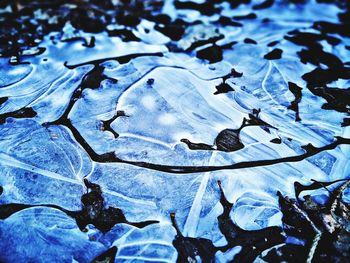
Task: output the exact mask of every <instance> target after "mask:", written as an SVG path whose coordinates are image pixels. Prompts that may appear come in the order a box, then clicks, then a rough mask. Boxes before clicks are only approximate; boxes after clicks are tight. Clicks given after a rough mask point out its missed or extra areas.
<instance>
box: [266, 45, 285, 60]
mask: <svg viewBox="0 0 350 263" xmlns="http://www.w3.org/2000/svg"><path fill="white" fill-rule="evenodd" d="M281 57H282V49H280V48H275V49H274V50H272V51H271V52H269V53H267V54H266V55H264V59H267V60H275V59H280V58H281Z"/></svg>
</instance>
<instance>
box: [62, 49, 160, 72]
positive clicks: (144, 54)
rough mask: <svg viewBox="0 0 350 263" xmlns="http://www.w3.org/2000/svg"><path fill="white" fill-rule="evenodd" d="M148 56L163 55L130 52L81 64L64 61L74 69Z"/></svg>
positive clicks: (158, 54) (68, 66) (158, 55)
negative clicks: (69, 63)
mask: <svg viewBox="0 0 350 263" xmlns="http://www.w3.org/2000/svg"><path fill="white" fill-rule="evenodd" d="M147 56H153V57H163V56H164V55H163V53H162V52H157V53H137V54H130V55H125V56H118V57H110V58H101V59H96V60H91V61H87V62H83V63H80V64H75V65H68V62H67V61H66V62H64V66H65V67H66V68H68V69H74V68H77V67H80V66H85V65H90V64H94V65H96V64H100V63H103V62H106V61H108V60H116V61H118V62H119V63H120V64H125V63H128V62H129V61H130V60H131V59H133V58H138V57H147Z"/></svg>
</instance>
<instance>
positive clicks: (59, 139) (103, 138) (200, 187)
mask: <svg viewBox="0 0 350 263" xmlns="http://www.w3.org/2000/svg"><path fill="white" fill-rule="evenodd" d="M166 2H167V3H166V4H165V5H164V8H163V12H164V13H167V14H168V15H169V16H170V17H172V18H177V17H182V19H183V20H185V21H186V22H188V23H191V22H192V21H195V20H196V19H201V21H200V22H199V24H193V25H192V24H189V26H188V27H187V29H186V30H185V32H184V34H185V36H184V37H183V38H182V39H181V40H180V41H178V42H176V44H177V46H176V48H174V47H173V46H172V45H170V42H172V41H171V39H170V38H169V37H168V36H166V35H164V34H162V33H161V32H160V31H158V30H157V29H156V27H155V25H156V23H154V22H152V21H150V20H147V19H146V18H141V22H140V23H139V24H138V25H137V26H136V27H135V28H133V29H132V30H131V31H132V32H133V33H134V35H135V36H136V37H138V38H139V39H140V41H129V42H125V41H123V40H122V38H120V37H117V36H112V37H111V36H108V34H107V33H106V32H102V33H94V34H91V33H86V32H83V31H79V36H80V37H83V38H84V37H85V38H89V37H91V36H92V35H93V36H94V37H95V46H94V47H92V48H91V47H86V46H84V45H83V44H84V43H83V42H84V41H82V40H81V39H80V40H79V39H78V40H75V41H64V42H63V41H61V40H62V35H63V36H64V37H69V34H68V33H69V32H68V31H70V30H73V31H74V28H73V29H72V28H71V27H72V25H70V24H66V25H65V27H64V30H63V31H62V32H63V33H62V32H52V33H49V34H48V35H47V36H45V38H44V40H43V41H42V42H41V43H40V46H42V47H45V48H46V50H45V51H44V52H43V53H42V54H40V55H36V56H23V58H22V62H28V64H19V65H11V64H9V62H8V61H9V58H4V57H0V99H1V98H6V100H5V99H4V102H3V103H0V186H1V187H2V188H1V189H2V190H3V192H2V194H1V193H0V194H1V196H0V204H2V205H4V204H9V203H21V204H30V205H39V204H53V205H57V206H60V207H62V208H63V209H67V210H74V211H77V210H79V209H81V206H82V204H81V196H82V195H83V194H84V193H85V192H86V189H85V187H84V184H83V179H84V178H87V179H88V180H89V181H91V182H93V183H96V184H99V185H100V186H101V188H102V192H103V196H104V198H105V202H106V204H107V207H108V206H111V207H118V208H120V209H121V210H122V211H123V212H124V214H125V216H126V217H127V219H128V220H129V221H130V222H137V221H145V220H158V221H159V224H152V225H149V226H146V227H145V228H142V229H139V228H136V227H134V226H130V225H126V224H117V225H115V226H114V227H113V228H112V229H111V230H110V231H109V232H107V233H105V234H102V233H101V232H100V231H99V230H98V229H97V228H95V227H94V226H93V225H89V226H88V227H87V229H86V232H82V231H81V230H80V229H79V227H78V226H77V224H76V222H75V220H74V219H73V218H71V217H69V216H68V215H67V214H65V213H63V212H62V211H60V210H58V209H54V208H52V207H32V208H28V209H24V210H22V211H19V212H17V213H14V214H12V215H11V216H9V217H7V218H2V219H1V220H0V239H1V240H5V241H4V242H0V261H4V262H29V261H33V262H50V261H57V260H58V259H59V261H60V262H76V261H78V262H90V261H92V260H93V259H94V258H96V257H97V256H98V255H100V254H101V253H103V252H104V251H106V250H107V249H108V248H110V247H111V246H117V248H118V251H117V255H116V258H115V262H174V261H176V258H177V253H178V252H177V251H176V249H175V248H174V246H173V243H172V242H173V240H174V237H175V235H176V231H175V229H174V228H173V227H172V225H171V221H170V216H169V214H170V212H176V220H177V224H178V226H179V228H180V229H181V231H182V234H183V235H184V236H189V237H202V238H207V239H210V240H211V241H212V242H213V243H214V245H216V246H223V245H225V244H227V241H226V240H225V237H224V236H223V233H222V232H221V231H220V229H219V226H218V220H217V217H218V216H219V215H221V213H222V211H223V208H222V205H221V204H220V202H219V200H220V191H219V188H218V185H217V181H218V180H220V181H221V182H222V185H223V188H224V189H225V193H226V197H227V199H228V200H229V201H230V202H232V203H233V208H232V211H231V212H230V218H231V219H232V220H233V222H235V223H236V224H237V225H238V226H239V227H240V228H242V229H244V230H257V229H262V228H266V227H269V226H281V225H282V221H281V218H282V213H281V210H280V207H279V204H278V197H277V195H276V193H277V191H280V192H281V193H282V194H283V195H287V196H291V197H294V187H293V184H294V182H296V181H297V182H300V183H302V184H310V183H311V179H313V180H318V181H322V182H327V181H332V180H337V179H344V178H346V179H348V178H349V172H350V166H349V157H350V147H349V145H345V144H344V145H341V146H338V145H333V146H334V147H330V148H327V145H330V144H332V143H333V142H334V141H335V140H336V139H335V138H336V137H337V136H340V137H344V138H349V137H350V129H349V126H347V127H343V126H344V125H343V126H342V125H341V123H342V122H343V121H344V118H346V117H347V116H348V114H349V112H344V111H336V110H330V109H325V108H324V107H323V105H324V104H325V103H326V102H327V101H326V99H325V98H324V97H322V96H317V95H315V94H314V93H313V92H312V91H310V89H308V88H307V83H306V81H305V80H304V79H303V78H302V75H303V74H305V73H307V72H310V71H311V70H313V69H314V68H315V65H312V64H311V63H301V62H300V58H299V57H298V56H297V55H296V52H298V51H300V50H301V48H302V47H301V46H298V45H296V44H295V43H292V42H291V41H287V40H286V39H285V38H284V36H285V35H286V34H287V33H288V32H290V31H292V30H294V29H296V28H298V29H301V30H302V31H305V32H315V31H316V30H315V29H311V28H310V27H311V26H312V24H313V22H315V21H318V20H326V21H329V22H337V21H338V20H337V13H338V12H339V8H338V7H336V6H333V5H324V4H319V3H318V4H316V2H315V1H308V3H306V4H305V5H295V4H292V3H286V2H287V1H276V3H275V5H274V6H273V7H272V8H271V9H263V10H261V11H259V12H258V14H259V15H258V18H257V19H255V20H244V21H242V24H243V27H237V26H230V25H226V26H223V25H219V24H218V23H217V22H216V21H217V20H218V18H219V15H218V14H214V15H212V16H203V15H202V14H201V13H200V12H198V11H195V10H191V11H190V10H177V9H176V8H174V6H173V3H172V1H166ZM196 2H204V1H196ZM252 2H253V3H251V4H250V5H243V6H242V5H241V6H240V7H238V8H237V9H232V8H231V7H230V6H229V4H228V3H222V4H220V5H221V6H222V10H221V15H223V16H229V17H232V16H239V15H246V14H248V13H250V12H251V11H252V9H251V7H252V5H253V4H254V3H255V4H256V3H257V2H262V1H252ZM325 6H326V8H325ZM264 18H268V19H269V21H267V20H266V19H264ZM64 32H66V33H65V34H66V35H64ZM67 32H68V33H67ZM67 34H68V35H67ZM75 34H78V33H75ZM221 35H222V36H223V37H222V38H221V39H220V40H217V42H216V44H217V45H226V44H228V43H230V42H232V41H237V42H238V43H236V44H234V45H233V46H230V47H229V48H225V49H223V54H222V56H223V59H222V60H221V61H219V62H215V63H209V61H207V60H203V59H199V58H197V57H196V54H197V52H198V50H200V49H202V48H203V46H200V47H195V48H192V47H191V45H192V44H193V42H196V41H201V40H207V39H208V38H211V37H214V38H215V37H219V36H221ZM337 37H340V36H338V35H337ZM246 38H252V39H254V40H255V41H256V42H257V43H258V45H255V44H247V43H244V39H246ZM273 41H279V43H277V44H276V45H275V46H274V47H268V46H267V45H268V44H269V43H270V42H273ZM172 44H174V43H172ZM207 45H210V44H207ZM349 45H350V41H349V38H348V37H344V38H342V40H341V43H339V44H338V45H337V46H332V45H330V44H327V43H323V46H324V50H325V51H327V52H330V53H332V54H335V55H337V56H338V57H339V58H340V59H341V60H343V61H344V62H346V61H349V58H350V56H349V50H347V49H346V46H349ZM204 47H206V46H205V45H204ZM173 48H174V49H175V51H176V52H175V51H174V50H173ZM274 48H280V49H282V50H283V53H282V58H281V59H278V60H267V59H264V55H265V54H267V53H268V52H270V51H272V50H273V49H274ZM128 55H132V56H134V55H136V56H134V57H131V58H129V60H126V61H123V60H122V59H120V57H124V56H128ZM97 66H100V67H101V69H102V70H101V72H100V73H101V74H100V75H101V76H100V77H101V78H100V81H97V82H98V83H97V85H95V84H96V82H94V81H87V76H88V75H89V74H91V72H92V71H93V70H95V69H96V67H97ZM233 68H234V69H235V71H236V72H239V73H243V76H242V77H233V76H232V75H230V74H231V72H232V71H231V70H232V69H233ZM228 75H230V76H229V77H228V78H227V79H226V78H225V77H226V76H228ZM223 82H225V83H227V84H228V85H229V86H230V87H231V88H232V89H233V90H232V91H230V92H226V93H219V94H214V93H216V91H217V86H219V85H220V84H222V83H223ZM289 82H293V83H295V84H296V85H298V86H299V87H301V93H302V99H301V101H300V102H299V103H298V107H299V108H298V109H299V114H300V118H301V120H300V121H296V112H295V111H293V110H292V109H291V108H290V105H291V102H292V101H293V100H294V99H295V94H293V92H292V91H291V90H290V89H289V84H288V83H289ZM82 83H86V84H84V85H86V86H83V85H82ZM348 85H349V80H344V79H340V80H337V81H334V82H331V83H330V84H329V86H330V87H339V88H342V89H345V87H348ZM77 94H78V95H77ZM0 101H1V100H0ZM23 109H32V110H33V111H34V112H35V113H36V114H34V115H35V116H26V114H22V115H21V111H22V110H23ZM258 109H260V110H261V111H260V112H259V114H258V115H257V117H256V118H258V120H260V121H263V122H264V123H265V124H266V125H265V124H264V125H251V126H247V127H243V126H242V122H243V120H244V118H245V119H247V120H251V121H252V120H253V118H252V114H254V111H257V110H258ZM347 109H349V108H347ZM118 112H119V115H118ZM254 116H255V115H254ZM254 116H253V117H254ZM107 124H108V125H107ZM241 127H243V128H242V129H241ZM225 129H230V130H231V131H232V130H233V131H239V133H237V134H239V135H238V136H239V140H240V142H241V143H242V145H243V146H244V147H242V149H239V150H237V151H220V149H218V139H217V138H218V135H219V134H220V132H222V131H223V130H225ZM183 139H187V140H189V141H190V142H192V143H197V144H205V145H206V146H207V148H206V149H200V150H193V149H190V146H189V145H187V144H186V143H184V142H183ZM276 139H280V143H276V141H274V140H276ZM308 144H312V146H314V147H318V149H321V150H320V151H319V152H318V151H316V152H315V155H314V154H310V155H308V154H309V153H313V151H312V149H311V150H308V149H307V148H305V147H304V146H306V145H308ZM336 146H337V147H336ZM208 147H209V148H208ZM210 147H211V148H210ZM322 147H326V148H325V149H323V148H322ZM105 156H108V158H107V159H104V157H105ZM111 156H112V157H111ZM306 157H308V158H306ZM266 160H267V161H268V163H265V161H266ZM274 160H277V161H276V162H274ZM259 161H261V162H259ZM270 161H271V162H270ZM325 195H326V194H325V193H324V192H322V191H319V192H314V194H313V196H314V197H315V199H317V198H318V199H319V200H321V199H324V198H325ZM349 196H350V195H349V190H346V191H344V197H343V199H344V200H345V201H346V202H349V198H350V197H349ZM237 253H239V246H235V247H234V248H230V250H228V251H227V252H217V253H216V260H217V261H218V262H227V261H229V260H231V259H232V258H233V257H234V255H235V254H237Z"/></svg>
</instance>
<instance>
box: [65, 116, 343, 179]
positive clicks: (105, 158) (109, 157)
mask: <svg viewBox="0 0 350 263" xmlns="http://www.w3.org/2000/svg"><path fill="white" fill-rule="evenodd" d="M62 124H63V125H64V126H66V127H67V128H68V129H69V130H70V131H71V132H72V134H73V136H74V138H75V140H76V141H77V142H78V143H79V144H80V145H81V146H82V147H83V148H84V150H85V151H86V152H87V153H88V154H89V156H90V158H91V159H92V160H93V161H95V162H98V163H124V164H130V165H134V166H137V167H143V168H148V169H151V170H157V171H161V172H166V173H173V174H189V173H203V172H213V171H219V170H236V169H244V168H253V167H263V166H269V165H274V164H280V163H288V162H299V161H302V160H304V159H306V158H308V157H311V156H314V155H316V154H318V153H321V152H323V151H328V150H333V149H335V148H336V147H337V146H339V145H342V144H350V138H343V137H335V141H333V142H332V143H330V144H327V145H325V146H322V147H313V146H310V145H309V146H308V147H307V146H306V147H304V150H305V153H303V154H300V155H294V156H289V157H282V158H277V159H268V160H257V161H246V162H238V163H235V164H230V165H222V166H177V165H162V164H155V163H148V162H140V161H129V160H123V159H120V158H118V157H117V156H116V155H115V152H108V153H104V154H98V153H96V152H95V151H94V150H93V148H92V147H91V146H90V145H89V144H88V143H87V141H86V140H85V139H84V138H83V136H82V135H81V134H80V133H79V131H78V130H77V129H76V128H75V127H74V125H73V124H72V123H71V121H70V120H66V121H65V122H64V123H62Z"/></svg>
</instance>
